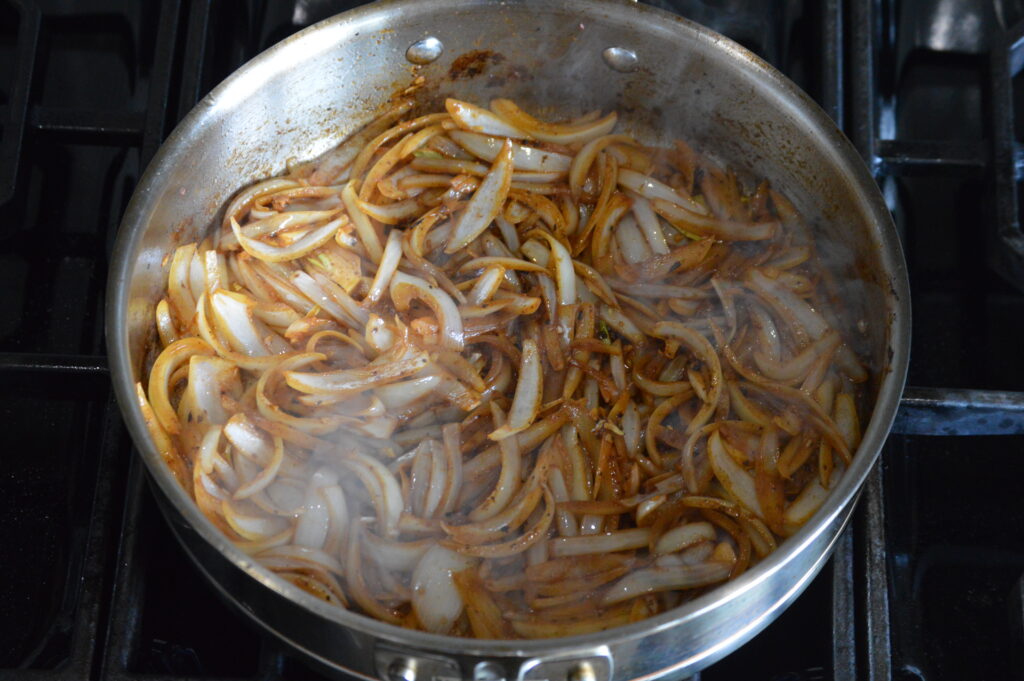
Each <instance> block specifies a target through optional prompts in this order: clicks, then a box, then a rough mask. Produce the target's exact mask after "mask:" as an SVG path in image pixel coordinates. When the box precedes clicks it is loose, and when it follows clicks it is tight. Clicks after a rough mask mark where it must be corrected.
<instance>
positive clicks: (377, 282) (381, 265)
mask: <svg viewBox="0 0 1024 681" xmlns="http://www.w3.org/2000/svg"><path fill="white" fill-rule="evenodd" d="M402 235H403V233H402V232H401V231H399V230H397V229H393V230H391V233H389V234H388V241H387V244H386V245H385V246H384V252H383V254H382V255H381V259H380V262H378V263H377V274H375V275H374V277H373V283H372V284H371V285H370V292H369V293H367V294H366V298H365V299H364V302H365V303H366V304H370V305H372V304H373V303H376V302H377V301H378V300H380V297H381V296H382V295H384V291H385V290H386V289H387V287H388V285H389V284H390V283H391V277H392V275H394V273H395V272H397V271H398V263H399V261H400V260H401V259H402Z"/></svg>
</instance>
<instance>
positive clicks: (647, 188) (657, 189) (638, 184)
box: [619, 168, 708, 215]
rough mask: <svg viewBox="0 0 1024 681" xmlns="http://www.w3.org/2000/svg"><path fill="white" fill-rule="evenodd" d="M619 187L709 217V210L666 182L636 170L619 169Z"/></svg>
mask: <svg viewBox="0 0 1024 681" xmlns="http://www.w3.org/2000/svg"><path fill="white" fill-rule="evenodd" d="M619 185H620V186H622V187H625V188H626V189H628V190H630V191H631V192H634V193H636V194H639V195H640V196H642V197H644V198H645V199H649V200H652V201H653V200H654V199H662V200H663V201H668V202H669V203H672V204H675V205H676V206H682V207H683V208H686V209H687V210H689V211H690V212H691V213H696V214H697V215H707V214H708V211H707V209H706V208H705V207H704V206H702V205H700V204H699V203H697V202H696V201H694V200H693V199H691V198H690V197H688V196H683V195H682V194H680V193H679V192H677V191H676V190H675V189H673V188H672V187H670V186H668V185H667V184H665V183H664V182H659V181H658V180H655V179H654V178H653V177H651V176H649V175H644V174H643V173H638V172H637V171H635V170H630V169H629V168H619Z"/></svg>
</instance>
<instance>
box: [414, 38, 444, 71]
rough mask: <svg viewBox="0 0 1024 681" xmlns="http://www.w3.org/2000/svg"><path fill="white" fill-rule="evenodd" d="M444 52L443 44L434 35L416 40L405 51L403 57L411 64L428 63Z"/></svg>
mask: <svg viewBox="0 0 1024 681" xmlns="http://www.w3.org/2000/svg"><path fill="white" fill-rule="evenodd" d="M443 52H444V44H442V43H441V41H440V40H438V39H437V38H435V37H434V36H427V37H426V38H424V39H423V40H417V41H416V42H414V43H413V44H412V45H410V46H409V49H407V50H406V51H405V58H406V59H408V60H409V61H411V62H412V63H413V64H429V63H430V62H432V61H434V60H435V59H437V58H438V57H440V56H441V54H442V53H443Z"/></svg>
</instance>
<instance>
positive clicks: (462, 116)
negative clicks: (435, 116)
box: [444, 97, 529, 139]
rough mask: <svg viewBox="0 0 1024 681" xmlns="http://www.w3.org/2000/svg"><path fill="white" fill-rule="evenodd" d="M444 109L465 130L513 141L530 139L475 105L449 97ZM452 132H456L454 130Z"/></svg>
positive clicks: (517, 129)
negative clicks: (507, 138)
mask: <svg viewBox="0 0 1024 681" xmlns="http://www.w3.org/2000/svg"><path fill="white" fill-rule="evenodd" d="M444 108H445V109H446V110H447V111H448V114H449V115H450V116H451V117H452V120H454V121H455V122H456V123H457V124H458V126H459V127H460V128H462V129H463V130H471V131H473V132H480V133H483V134H485V135H495V136H497V137H509V138H511V139H523V138H525V137H529V135H527V134H526V133H525V132H523V131H522V130H520V129H519V128H517V127H515V126H514V125H510V124H508V123H506V122H505V121H504V120H502V119H501V118H499V117H498V116H496V115H494V114H492V113H491V112H490V111H488V110H487V109H482V108H480V107H479V106H476V105H475V104H470V103H469V102H461V101H459V100H457V99H452V98H450V97H449V98H448V99H446V100H444ZM452 132H455V131H454V130H453V131H452Z"/></svg>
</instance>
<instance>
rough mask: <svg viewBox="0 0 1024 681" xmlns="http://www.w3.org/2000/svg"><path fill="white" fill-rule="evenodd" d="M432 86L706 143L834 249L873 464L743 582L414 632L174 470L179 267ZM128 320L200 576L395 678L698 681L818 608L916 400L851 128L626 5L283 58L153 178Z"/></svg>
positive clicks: (503, 5) (404, 35) (879, 226)
mask: <svg viewBox="0 0 1024 681" xmlns="http://www.w3.org/2000/svg"><path fill="white" fill-rule="evenodd" d="M428 38H433V39H436V41H435V40H426V41H425V42H424V40H425V39H428ZM414 44H415V45H416V47H415V48H414V49H413V50H412V51H409V52H408V54H407V50H408V48H410V46H413V45H414ZM407 57H411V58H412V59H413V60H414V61H417V62H429V63H426V64H421V65H416V64H414V63H412V62H411V61H410V60H409V59H408V58H407ZM435 57H436V59H434V60H433V61H430V59H431V58H435ZM417 76H423V77H425V78H426V79H427V83H428V87H426V88H425V89H424V97H425V98H428V99H429V98H431V97H440V96H443V95H445V94H454V95H455V96H458V97H461V98H464V99H469V100H473V101H479V102H486V101H488V100H489V99H491V98H492V97H494V96H497V95H499V94H500V95H501V96H509V97H513V98H515V99H517V100H521V101H522V102H524V103H525V104H527V105H530V104H534V105H546V106H551V105H555V106H556V107H562V108H563V109H566V112H567V113H574V112H577V111H580V110H584V109H593V108H601V109H605V110H607V109H611V108H614V109H617V110H619V111H620V113H621V114H623V115H624V118H625V119H626V121H627V122H628V124H629V125H631V126H632V127H633V128H634V130H635V132H637V134H640V135H641V136H642V137H647V138H652V137H663V138H672V137H676V136H681V137H685V138H687V139H688V140H691V141H693V142H695V143H696V144H697V146H699V147H701V148H704V149H712V150H715V153H716V154H717V155H718V157H719V158H720V159H721V160H722V161H724V162H725V163H728V164H730V165H732V166H734V167H738V168H743V169H746V170H747V171H749V172H751V173H752V174H753V175H756V176H764V177H768V178H770V179H771V180H772V182H773V184H774V185H775V187H777V188H779V189H781V190H782V191H783V192H784V193H786V194H787V195H789V196H790V197H793V198H794V199H795V203H796V204H797V206H798V208H799V209H800V210H801V211H802V212H803V213H804V215H805V216H807V217H808V218H809V220H810V223H811V225H812V226H813V229H814V230H816V232H817V233H818V234H819V235H820V238H821V239H823V240H824V241H825V242H826V243H828V244H830V246H828V247H826V248H825V257H826V258H827V259H828V261H829V264H830V266H831V267H832V268H833V271H835V272H836V273H838V274H840V275H841V277H840V279H839V285H840V289H841V291H840V293H841V297H842V298H843V299H844V300H845V301H846V303H847V305H849V314H851V315H853V317H852V319H854V320H858V321H862V322H863V324H862V325H861V326H862V327H863V329H864V332H863V333H862V334H861V335H860V337H859V342H860V343H861V345H862V346H863V347H862V348H861V349H862V350H863V351H864V352H865V354H866V355H867V356H869V357H870V358H871V359H872V363H873V366H874V376H875V379H874V381H873V384H872V385H871V387H870V389H869V393H870V398H871V403H872V404H873V407H869V409H870V414H869V415H866V417H865V419H864V423H865V424H866V432H865V434H864V439H863V443H862V445H861V446H860V450H859V451H858V452H857V455H856V457H855V459H854V463H853V466H852V467H851V468H850V470H849V471H848V472H847V473H846V474H845V476H844V477H843V478H842V481H841V482H840V484H839V485H838V487H837V488H836V489H835V490H834V491H833V493H832V496H831V497H830V498H829V500H828V501H827V503H826V504H825V505H824V506H823V507H822V508H821V509H820V511H819V512H818V513H817V514H816V515H815V516H814V517H813V518H812V520H811V521H810V522H808V523H807V525H806V526H805V527H804V528H803V529H802V530H801V531H800V532H798V533H797V534H796V535H795V536H794V537H792V538H790V539H789V540H787V541H786V542H784V543H783V544H782V546H781V547H780V548H779V550H778V551H776V552H775V553H774V554H772V555H771V556H770V557H769V558H768V559H766V560H764V561H763V562H761V563H760V564H758V565H757V566H756V567H755V568H754V569H752V570H750V571H749V572H747V573H746V574H744V575H743V576H741V577H740V578H739V579H737V580H735V581H733V582H731V583H729V584H726V585H724V586H722V587H720V588H718V589H716V590H714V591H712V592H710V593H708V594H706V595H704V596H702V597H700V598H698V599H697V600H695V601H693V602H691V603H688V604H686V605H684V606H682V607H680V608H678V609H677V610H674V611H671V612H668V613H665V614H663V615H660V616H658V617H654V618H652V619H649V620H645V621H642V622H638V623H636V624H632V625H629V626H626V627H622V628H619V629H614V630H611V631H608V632H604V633H600V634H594V635H587V636H577V637H572V638H562V639H556V640H548V641H476V640H459V639H454V638H451V637H445V636H438V635H433V634H426V633H422V632H416V631H409V630H404V629H400V628H397V627H394V626H391V625H388V624H384V623H382V622H378V621H375V620H370V619H368V618H366V617H363V616H360V615H357V614H354V613H351V612H347V611H342V610H339V609H335V608H333V607H330V606H328V605H326V604H325V603H322V602H320V601H318V600H317V599H315V598H313V597H312V596H310V595H308V594H306V593H304V592H302V591H300V590H299V589H298V588H296V587H294V586H292V585H291V584H288V583H286V582H284V581H282V580H280V579H278V578H276V577H274V576H273V575H271V573H270V572H268V571H267V570H265V569H263V568H261V567H260V566H258V565H256V564H255V563H253V561H252V560H251V559H250V558H249V557H247V556H246V555H245V554H243V553H242V552H241V551H239V550H237V549H236V548H235V547H234V546H232V545H231V543H230V542H229V541H228V540H227V539H225V537H224V536H222V535H221V534H220V533H219V532H218V531H217V530H216V529H215V528H214V527H213V526H212V525H211V524H210V523H209V522H208V521H207V520H206V519H205V518H204V517H203V516H202V514H201V513H200V512H199V511H198V510H197V509H196V507H195V505H194V504H193V502H192V500H191V499H190V498H189V497H188V496H187V495H186V493H185V492H184V491H183V490H182V489H181V488H180V487H179V486H178V485H177V484H176V483H175V481H174V479H173V478H172V476H171V475H170V474H169V472H168V470H167V469H166V468H165V466H164V464H163V462H162V461H161V459H160V457H159V455H158V454H157V451H156V450H155V449H154V447H153V445H152V443H151V442H150V439H149V436H148V435H147V432H146V428H145V426H144V424H143V420H142V416H141V414H140V412H139V410H138V408H137V407H136V406H135V401H134V397H133V385H134V383H135V381H136V380H139V378H140V377H142V373H141V371H142V370H143V369H142V368H143V366H144V363H145V359H146V356H147V351H148V350H149V348H150V346H151V342H152V339H153V337H154V330H153V321H152V320H153V306H154V304H155V301H156V300H158V298H159V295H160V291H161V289H162V288H163V287H164V286H165V282H166V268H165V263H166V259H167V255H168V253H170V252H171V251H172V250H173V248H174V247H175V246H176V245H177V244H178V243H181V242H184V241H190V240H193V239H195V238H196V236H197V235H199V234H202V233H203V232H204V230H206V229H207V228H208V226H209V225H211V224H212V223H213V222H214V221H215V220H216V219H217V217H218V215H217V214H218V209H219V207H220V206H221V205H222V204H223V202H224V201H225V200H226V199H227V198H228V197H229V196H231V194H232V193H233V192H235V191H236V190H238V189H239V188H241V187H242V186H244V185H246V184H248V183H250V182H252V181H253V180H255V179H257V178H261V177H264V176H267V175H271V174H275V173H279V172H282V171H283V170H284V167H285V161H286V159H288V158H290V157H291V158H299V159H305V158H311V157H314V156H316V155H317V154H319V153H321V152H323V151H325V150H326V149H328V148H330V147H331V146H333V145H334V144H336V143H337V142H339V141H340V140H341V139H342V138H343V137H344V136H345V135H346V134H347V133H349V132H351V131H353V130H355V129H356V128H358V127H359V126H360V125H361V124H362V123H364V122H365V121H367V120H368V119H369V118H370V117H371V116H372V113H373V111H374V110H375V109H376V108H377V107H379V106H380V105H381V104H382V103H383V102H384V101H385V100H386V99H387V98H388V97H389V96H390V95H391V94H392V93H394V92H395V91H396V89H399V88H401V87H404V86H406V85H408V84H409V83H410V81H411V80H412V79H413V78H414V77H417ZM107 314H108V317H107V338H108V344H109V352H110V358H111V366H112V368H113V378H114V384H115V388H116V390H117V394H118V398H119V400H120V403H121V406H122V409H123V411H124V417H125V420H126V421H127V423H128V426H129V428H130V430H131V432H132V435H133V437H134V440H135V443H136V445H137V446H138V449H139V453H140V455H141V456H142V458H143V460H144V461H145V463H146V465H147V467H148V469H149V472H150V475H151V477H152V480H153V482H154V483H155V484H154V485H153V487H154V490H155V492H156V494H157V496H158V498H159V499H160V501H161V505H162V507H163V510H164V513H165V515H166V517H167V520H168V522H169V523H170V524H171V527H172V528H173V529H174V532H175V534H176V535H177V536H178V538H179V540H180V541H181V544H182V546H183V547H184V548H185V550H186V551H187V552H188V553H189V554H190V555H191V556H192V558H193V559H194V561H195V563H196V565H198V566H199V568H200V569H201V570H202V571H203V572H204V573H205V574H206V575H207V577H208V578H209V579H210V580H211V582H213V583H214V584H215V585H216V586H217V588H218V589H219V590H220V591H221V592H222V593H223V595H224V597H225V598H226V599H228V600H229V601H231V602H232V603H234V604H235V605H236V606H237V607H238V609H239V610H240V611H241V612H243V613H245V614H247V615H248V616H249V617H251V618H252V619H253V620H254V621H256V622H257V623H259V624H260V625H261V626H263V627H265V628H266V629H267V630H269V631H271V632H273V633H274V634H275V635H277V636H279V637H280V638H282V639H284V640H286V641H287V642H289V643H290V644H291V645H293V646H294V647H295V648H296V649H298V650H300V651H301V652H302V653H304V654H305V655H306V656H308V657H309V658H311V659H313V660H315V661H318V662H320V663H322V664H323V665H324V666H325V667H327V668H329V669H333V670H339V671H345V672H348V673H351V674H355V675H357V676H360V677H363V678H388V679H395V681H397V680H398V679H403V680H404V681H413V678H415V679H417V680H421V681H429V680H430V679H440V678H442V677H444V678H453V679H454V678H473V677H476V678H478V679H491V678H493V679H498V678H503V677H504V678H508V679H515V678H518V679H523V680H526V679H552V680H554V679H559V680H560V679H566V678H571V679H575V680H577V681H605V680H606V679H632V678H655V677H660V676H665V675H668V674H673V675H680V674H683V673H687V672H693V671H696V670H698V669H700V668H702V667H704V666H706V665H708V664H710V663H712V662H714V661H715V660H717V659H719V658H721V657H722V656H724V655H725V654H727V653H728V652H729V651H731V650H733V649H734V648H736V647H737V646H739V645H740V644H742V643H743V642H744V641H746V640H747V639H749V638H750V637H752V636H753V635H754V634H756V633H757V632H758V631H760V630H761V629H762V628H764V627H765V626H766V625H767V624H768V622H770V621H771V620H772V619H773V618H774V617H775V616H776V615H777V614H778V613H779V612H780V611H781V610H782V609H783V608H784V607H785V606H786V605H787V604H788V603H789V602H790V601H792V600H793V599H794V598H796V596H797V595H798V594H799V593H800V592H801V590H802V589H803V588H804V586H805V585H806V584H807V583H808V582H809V581H810V580H811V578H812V577H813V576H814V575H815V574H816V573H817V572H818V570H819V569H820V567H821V566H822V564H823V563H824V562H825V560H826V558H827V557H828V555H829V552H830V549H831V547H832V545H833V543H834V541H835V540H836V537H837V536H838V534H839V532H840V531H841V530H842V529H843V527H844V525H845V524H846V522H847V520H848V518H849V517H850V513H851V510H852V509H853V506H854V503H855V501H856V499H857V496H858V492H859V490H860V488H861V486H862V483H863V482H864V480H865V477H866V476H867V475H868V472H869V470H870V468H871V466H872V464H873V463H874V462H875V460H876V458H877V456H878V452H879V450H880V448H881V446H882V443H883V441H884V439H885V437H886V434H887V432H888V430H889V427H890V425H891V422H892V419H893V416H894V414H895V411H896V407H897V404H898V402H899V397H900V393H901V390H902V386H903V382H904V378H905V373H906V366H907V355H908V347H909V328H910V319H909V299H908V286H907V279H906V272H905V267H904V262H903V257H902V254H901V251H900V246H899V242H898V240H897V237H896V234H895V231H894V228H893V225H892V223H891V220H890V218H889V215H888V212H887V211H886V209H885V206H884V205H883V203H882V201H881V197H880V196H879V193H878V190H877V188H876V187H875V185H874V183H873V182H872V179H871V176H870V175H869V173H868V172H867V170H866V169H865V167H864V165H863V164H862V163H861V161H860V159H859V158H858V157H857V155H856V152H855V151H854V150H853V148H852V147H851V145H850V144H849V142H848V141H847V140H846V139H845V138H844V137H843V136H842V134H841V133H840V132H839V131H838V130H837V129H836V127H835V125H834V124H833V123H832V121H831V120H830V119H829V118H828V117H827V116H826V115H825V114H824V113H823V112H822V111H821V110H820V109H819V108H818V107H817V106H816V105H815V104H814V103H813V102H812V101H811V100H810V99H809V98H808V97H807V96H806V95H805V94H804V93H802V92H801V91H799V90H798V89H797V88H796V87H795V86H794V85H793V84H792V83H791V82H789V81H788V80H786V78H784V77H783V76H782V75H780V74H779V73H778V72H777V71H775V70H774V69H772V68H771V67H770V66H768V65H767V64H765V63H764V62H762V61H761V60H760V59H758V58H757V57H756V56H754V55H753V54H751V53H750V52H748V51H746V50H744V49H743V48H741V47H739V46H738V45H736V44H734V43H732V42H730V41H729V40H727V39H725V38H723V37H721V36H719V35H717V34H715V33H713V32H711V31H709V30H707V29H704V28H702V27H700V26H698V25H695V24H693V23H689V22H687V21H685V20H682V19H679V18H678V17H675V16H672V15H669V14H667V13H664V12H661V11H658V10H654V9H651V8H647V7H644V6H639V5H636V4H634V3H631V2H624V1H621V0H586V1H583V0H576V1H572V0H506V1H505V2H497V1H493V0H395V1H393V2H380V3H376V4H373V5H369V6H366V7H363V8H361V9H358V10H355V11H352V12H348V13H346V14H343V15H340V16H337V17H334V18H333V19H330V20H328V21H325V22H323V23H320V24H317V25H316V26H313V27H311V28H309V29H307V30H305V31H302V32H301V33H299V34H297V35H295V36H293V37H291V38H289V39H287V40H285V41H284V42H282V43H280V44H279V45H277V46H275V47H273V48H272V49H270V50H268V51H266V52H265V53H263V54H261V55H260V56H259V57H257V58H256V59H254V60H252V61H251V62H249V63H248V64H246V65H245V66H244V67H242V68H241V69H239V70H238V71H237V72H236V73H235V74H234V75H233V76H231V77H230V78H229V79H228V80H227V81H225V82H224V83H223V84H222V85H220V86H219V87H218V88H217V89H216V90H214V91H213V92H211V93H210V94H209V95H208V96H207V97H205V98H204V99H203V100H202V101H201V102H200V103H199V104H198V105H197V106H196V108H195V109H194V110H193V111H192V113H191V114H190V115H189V116H188V117H187V118H186V119H185V120H184V121H183V122H182V123H181V124H180V125H179V126H178V127H177V129H176V130H175V131H174V133H173V134H172V135H171V137H170V139H168V141H167V142H166V143H165V144H164V145H163V147H162V148H161V149H160V152H159V153H158V154H157V156H156V158H155V159H154V160H153V162H152V164H151V165H150V167H149V168H148V170H147V171H146V174H145V176H144V177H143V178H142V181H141V183H140V185H139V187H138V189H137V191H136V192H135V196H134V197H133V199H132V201H131V204H130V206H129V208H128V211H127V213H126V215H125V217H124V221H123V223H122V225H121V231H120V234H119V236H118V241H117V246H116V250H115V254H114V260H113V264H112V267H111V273H110V280H109V290H108V299H107ZM867 416H869V418H867Z"/></svg>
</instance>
